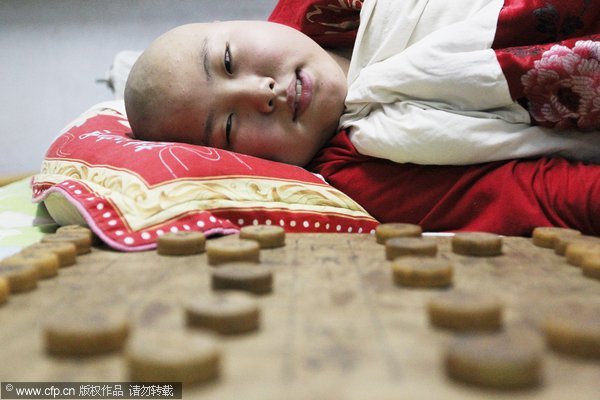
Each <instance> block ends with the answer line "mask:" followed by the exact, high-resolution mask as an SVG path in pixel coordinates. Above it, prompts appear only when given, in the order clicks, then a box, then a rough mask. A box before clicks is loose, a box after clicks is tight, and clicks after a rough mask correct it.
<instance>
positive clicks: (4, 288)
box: [0, 276, 10, 304]
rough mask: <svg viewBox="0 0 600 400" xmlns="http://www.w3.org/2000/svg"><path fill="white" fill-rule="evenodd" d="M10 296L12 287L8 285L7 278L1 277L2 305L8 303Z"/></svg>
mask: <svg viewBox="0 0 600 400" xmlns="http://www.w3.org/2000/svg"><path fill="white" fill-rule="evenodd" d="M9 295H10V285H9V284H8V280H7V279H6V278H5V277H3V276H0V304H4V303H6V301H7V300H8V296H9Z"/></svg>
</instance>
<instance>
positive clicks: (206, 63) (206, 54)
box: [201, 36, 212, 82]
mask: <svg viewBox="0 0 600 400" xmlns="http://www.w3.org/2000/svg"><path fill="white" fill-rule="evenodd" d="M201 57H202V66H203V67H204V73H205V74H206V80H207V81H208V82H210V81H211V80H212V73H211V71H210V51H209V50H208V36H207V37H205V38H204V41H203V42H202V53H201Z"/></svg>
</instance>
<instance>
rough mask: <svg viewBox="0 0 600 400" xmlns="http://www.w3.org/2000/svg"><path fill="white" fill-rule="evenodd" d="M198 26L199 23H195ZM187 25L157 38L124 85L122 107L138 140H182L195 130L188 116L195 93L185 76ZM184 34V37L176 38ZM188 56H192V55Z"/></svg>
mask: <svg viewBox="0 0 600 400" xmlns="http://www.w3.org/2000/svg"><path fill="white" fill-rule="evenodd" d="M195 25H199V24H195ZM190 34H193V31H192V30H190V29H189V25H184V26H181V27H177V28H175V29H173V30H171V31H169V32H167V33H165V34H164V35H162V36H160V37H159V38H158V39H156V40H155V41H154V42H153V43H152V44H151V45H150V46H149V47H148V48H147V49H146V50H145V51H144V52H143V53H142V55H141V56H140V57H139V58H138V60H137V61H136V62H135V64H134V66H133V68H132V69H131V72H130V74H129V77H128V79H127V83H126V85H125V109H126V112H127V118H128V119H129V123H130V125H131V129H132V132H133V135H134V137H135V138H136V139H141V140H165V141H185V138H186V137H187V135H188V134H189V133H190V132H193V131H194V130H197V129H198V127H197V121H195V120H194V119H193V118H190V114H191V113H190V109H191V108H193V106H194V96H193V95H192V91H191V90H190V86H191V85H192V84H193V83H192V82H190V81H189V79H188V74H190V69H191V68H193V67H191V66H189V65H188V64H190V63H189V62H187V61H189V59H190V53H191V52H192V51H197V49H195V48H194V49H192V48H190V46H185V45H184V44H185V43H189V37H188V35H190ZM182 37H185V38H186V39H187V40H186V41H184V40H178V39H179V38H182ZM191 57H193V58H195V56H194V55H191Z"/></svg>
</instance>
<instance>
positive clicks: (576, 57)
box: [521, 40, 600, 130]
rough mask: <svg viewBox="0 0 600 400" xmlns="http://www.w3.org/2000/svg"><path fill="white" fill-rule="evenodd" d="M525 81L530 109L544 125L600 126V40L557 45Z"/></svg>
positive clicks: (524, 76) (538, 62)
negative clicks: (570, 45)
mask: <svg viewBox="0 0 600 400" xmlns="http://www.w3.org/2000/svg"><path fill="white" fill-rule="evenodd" d="M521 83H522V84H523V86H524V89H525V95H526V96H527V98H528V100H529V111H530V113H531V115H532V117H533V118H534V119H535V121H537V122H538V123H539V124H540V125H543V126H550V127H556V128H560V129H571V128H576V129H580V130H593V129H600V42H597V41H592V40H586V41H578V42H576V43H575V46H574V47H573V48H572V49H571V48H568V47H566V46H562V45H555V46H552V48H550V50H548V51H546V52H545V53H544V54H543V55H542V58H541V59H540V60H537V61H535V63H534V67H533V68H532V69H531V70H529V71H528V72H527V74H525V75H523V76H522V78H521Z"/></svg>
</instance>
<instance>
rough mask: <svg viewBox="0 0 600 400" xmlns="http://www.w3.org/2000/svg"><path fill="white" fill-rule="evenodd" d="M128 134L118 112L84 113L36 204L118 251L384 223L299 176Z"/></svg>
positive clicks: (59, 143)
mask: <svg viewBox="0 0 600 400" xmlns="http://www.w3.org/2000/svg"><path fill="white" fill-rule="evenodd" d="M130 132H131V130H130V127H129V124H128V122H127V120H126V118H125V117H124V116H123V115H121V114H119V113H117V112H115V111H112V110H106V109H104V110H102V111H96V112H92V113H88V114H84V115H83V116H82V117H81V118H80V119H79V120H78V121H76V122H75V123H73V124H72V125H71V126H70V127H68V128H67V129H66V131H65V133H63V134H61V135H60V136H59V137H58V138H57V139H56V140H55V141H54V143H52V145H51V146H50V148H49V149H48V152H47V153H46V157H45V159H44V161H43V164H42V168H41V172H40V173H39V174H37V175H36V176H34V177H33V179H32V186H33V199H34V201H36V202H40V201H45V203H46V205H47V206H48V209H49V211H50V213H51V214H52V215H53V217H55V219H57V221H58V222H59V223H61V224H67V223H73V222H82V220H83V221H85V222H86V223H87V224H88V225H89V226H90V227H91V228H92V229H93V230H94V232H95V233H97V234H98V236H100V237H101V239H103V240H104V241H105V242H106V243H107V244H109V245H110V246H112V247H114V248H116V249H119V250H144V249H150V248H153V247H155V246H156V239H157V237H158V236H159V235H161V234H162V233H164V232H168V231H184V230H200V231H203V232H205V233H206V234H208V235H211V234H227V233H232V232H236V231H237V230H238V229H239V227H240V226H243V225H250V224H273V225H280V226H282V227H284V228H285V229H286V231H288V232H355V233H363V232H364V233H368V232H371V231H372V230H373V229H374V228H375V226H376V225H377V221H376V220H375V219H374V218H372V217H371V216H370V215H369V214H368V213H367V212H366V211H365V210H364V209H363V208H362V207H360V206H359V205H358V204H357V203H356V202H354V201H353V200H352V199H351V198H350V197H348V196H346V195H345V194H344V193H342V192H340V191H339V190H337V189H335V188H333V187H331V186H330V185H328V184H327V183H326V182H325V181H323V180H322V179H321V178H320V177H317V176H316V175H314V174H312V173H310V172H308V171H306V170H304V169H302V168H299V167H295V166H291V165H287V164H280V163H275V162H272V161H266V160H262V159H258V158H255V157H250V156H246V155H241V154H236V153H232V152H229V151H224V150H218V149H213V148H207V147H201V146H194V145H188V144H181V143H168V142H144V141H139V140H134V139H131V138H130V136H129V135H130ZM73 208H74V209H75V210H76V212H75V213H74V212H73V211H74V209H73Z"/></svg>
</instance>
